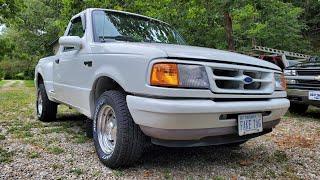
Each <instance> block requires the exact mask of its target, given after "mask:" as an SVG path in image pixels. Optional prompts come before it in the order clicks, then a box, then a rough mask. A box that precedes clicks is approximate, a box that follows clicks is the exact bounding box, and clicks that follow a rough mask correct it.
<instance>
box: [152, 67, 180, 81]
mask: <svg viewBox="0 0 320 180" xmlns="http://www.w3.org/2000/svg"><path fill="white" fill-rule="evenodd" d="M150 84H151V85H153V86H164V87H177V86H179V70H178V65H177V64H174V63H157V64H154V65H153V67H152V73H151V79H150Z"/></svg>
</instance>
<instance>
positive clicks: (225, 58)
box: [92, 42, 281, 71]
mask: <svg viewBox="0 0 320 180" xmlns="http://www.w3.org/2000/svg"><path fill="white" fill-rule="evenodd" d="M104 46H105V47H106V49H105V50H106V51H104V52H105V53H106V52H107V53H108V52H110V51H111V52H110V53H121V54H123V53H125V54H142V55H148V56H151V55H152V56H153V58H161V57H163V58H164V57H168V58H178V59H192V60H195V61H203V60H206V61H212V62H216V61H220V62H226V63H228V62H229V63H237V64H249V65H254V66H260V67H266V68H271V69H275V70H279V71H280V70H281V69H280V68H279V67H278V66H276V65H274V64H272V63H269V62H267V61H264V60H261V59H257V58H254V57H251V56H247V55H243V54H238V53H233V52H229V51H223V50H217V49H211V48H203V47H196V46H186V45H173V44H162V43H134V42H111V43H104ZM124 47H125V48H124ZM92 49H93V50H94V49H97V48H92ZM98 49H99V48H98ZM157 56H158V57H157Z"/></svg>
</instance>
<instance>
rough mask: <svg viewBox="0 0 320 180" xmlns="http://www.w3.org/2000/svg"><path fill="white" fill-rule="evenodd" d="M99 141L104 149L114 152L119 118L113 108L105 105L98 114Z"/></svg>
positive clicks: (106, 151) (104, 150)
mask: <svg viewBox="0 0 320 180" xmlns="http://www.w3.org/2000/svg"><path fill="white" fill-rule="evenodd" d="M97 134H98V141H99V145H100V147H101V149H102V151H103V152H104V153H106V154H108V155H109V154H112V153H113V151H114V148H115V145H116V139H117V118H116V114H115V112H114V110H113V108H112V107H111V106H109V105H104V106H103V107H102V108H101V110H100V112H99V115H98V120H97Z"/></svg>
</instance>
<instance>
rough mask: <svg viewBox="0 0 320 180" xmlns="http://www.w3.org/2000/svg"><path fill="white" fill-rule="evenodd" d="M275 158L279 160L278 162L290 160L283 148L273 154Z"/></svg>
mask: <svg viewBox="0 0 320 180" xmlns="http://www.w3.org/2000/svg"><path fill="white" fill-rule="evenodd" d="M272 157H273V159H274V160H275V161H276V162H278V163H284V162H287V161H288V159H289V158H288V156H287V154H286V152H284V151H281V150H276V151H275V152H274V153H273V155H272Z"/></svg>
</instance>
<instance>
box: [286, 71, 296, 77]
mask: <svg viewBox="0 0 320 180" xmlns="http://www.w3.org/2000/svg"><path fill="white" fill-rule="evenodd" d="M284 75H286V76H295V75H297V71H296V70H284Z"/></svg>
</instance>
